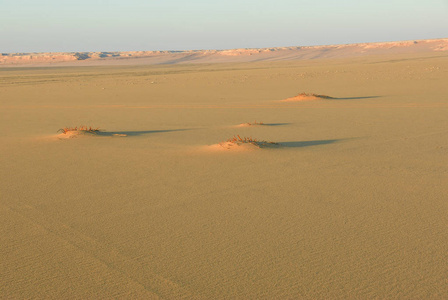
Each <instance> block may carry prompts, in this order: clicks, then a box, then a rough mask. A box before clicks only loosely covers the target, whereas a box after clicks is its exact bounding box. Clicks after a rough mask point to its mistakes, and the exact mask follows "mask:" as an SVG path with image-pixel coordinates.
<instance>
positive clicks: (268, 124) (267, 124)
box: [263, 123, 291, 126]
mask: <svg viewBox="0 0 448 300" xmlns="http://www.w3.org/2000/svg"><path fill="white" fill-rule="evenodd" d="M286 125H291V123H264V124H263V126H286Z"/></svg>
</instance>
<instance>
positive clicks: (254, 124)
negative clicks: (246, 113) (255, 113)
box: [236, 121, 265, 127]
mask: <svg viewBox="0 0 448 300" xmlns="http://www.w3.org/2000/svg"><path fill="white" fill-rule="evenodd" d="M263 125H265V124H264V123H263V122H257V121H255V122H253V123H241V124H238V125H236V127H251V126H263Z"/></svg>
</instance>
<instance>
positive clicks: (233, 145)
mask: <svg viewBox="0 0 448 300" xmlns="http://www.w3.org/2000/svg"><path fill="white" fill-rule="evenodd" d="M276 147H280V144H278V143H274V142H268V141H262V140H257V139H253V138H251V137H240V136H239V135H237V136H234V137H232V138H230V139H228V140H227V141H225V142H221V143H219V144H214V145H211V146H209V149H211V150H216V151H253V150H257V149H262V148H276Z"/></svg>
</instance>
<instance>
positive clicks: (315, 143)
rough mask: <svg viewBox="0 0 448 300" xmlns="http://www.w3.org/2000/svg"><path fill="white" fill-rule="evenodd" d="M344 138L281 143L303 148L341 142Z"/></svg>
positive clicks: (285, 145)
mask: <svg viewBox="0 0 448 300" xmlns="http://www.w3.org/2000/svg"><path fill="white" fill-rule="evenodd" d="M342 140H344V139H336V140H316V141H299V142H282V143H280V145H281V146H283V147H288V148H301V147H310V146H319V145H328V144H334V143H337V142H340V141H342Z"/></svg>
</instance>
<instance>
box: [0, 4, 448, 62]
mask: <svg viewBox="0 0 448 300" xmlns="http://www.w3.org/2000/svg"><path fill="white" fill-rule="evenodd" d="M431 38H448V0H338V1H333V0H220V1H215V0H188V1H187V0H76V1H73V0H0V52H3V53H12V52H75V51H77V52H83V51H139V50H146V51H150V50H199V49H233V48H263V47H284V46H313V45H330V44H348V43H365V42H382V41H399V40H416V39H431Z"/></svg>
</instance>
